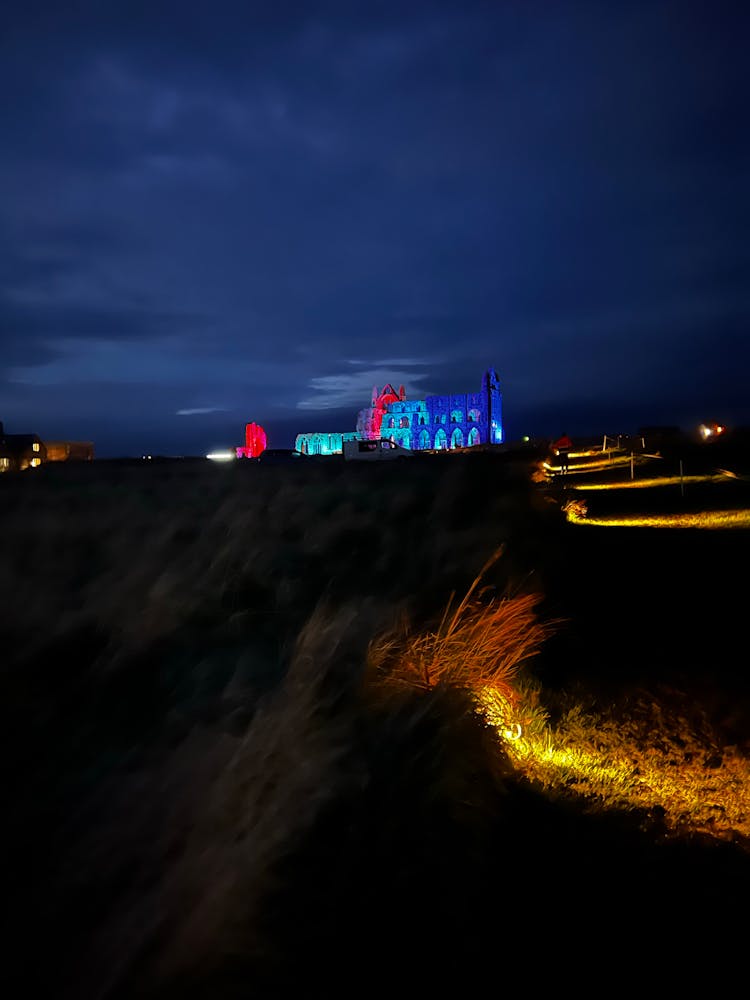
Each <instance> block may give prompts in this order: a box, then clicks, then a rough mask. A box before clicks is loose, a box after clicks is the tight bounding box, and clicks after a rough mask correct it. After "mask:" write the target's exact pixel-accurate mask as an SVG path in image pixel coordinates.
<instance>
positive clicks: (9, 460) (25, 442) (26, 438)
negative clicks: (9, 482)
mask: <svg viewBox="0 0 750 1000" xmlns="http://www.w3.org/2000/svg"><path fill="white" fill-rule="evenodd" d="M46 461H47V449H46V447H45V444H44V442H43V441H42V439H41V438H40V437H39V435H38V434H6V433H5V428H4V427H3V424H2V423H0V472H18V471H21V470H23V469H36V468H38V467H39V466H40V465H42V463H43V462H46Z"/></svg>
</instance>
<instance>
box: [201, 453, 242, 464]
mask: <svg viewBox="0 0 750 1000" xmlns="http://www.w3.org/2000/svg"><path fill="white" fill-rule="evenodd" d="M206 458H210V459H211V461H212V462H233V461H234V459H235V458H236V455H235V453H234V452H233V451H210V452H209V453H208V454H207V455H206Z"/></svg>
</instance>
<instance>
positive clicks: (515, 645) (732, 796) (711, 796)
mask: <svg viewBox="0 0 750 1000" xmlns="http://www.w3.org/2000/svg"><path fill="white" fill-rule="evenodd" d="M501 551H502V549H499V550H498V552H497V553H496V554H495V556H494V557H493V558H492V559H490V560H489V561H488V563H487V564H486V566H485V567H484V569H483V571H482V573H480V575H479V576H478V577H477V578H476V580H475V581H474V583H473V584H472V586H471V588H470V589H469V591H468V593H467V595H466V597H465V598H464V599H463V601H461V603H460V604H459V605H458V607H457V608H456V609H455V610H453V608H452V602H449V604H448V607H447V609H446V612H445V614H444V615H443V619H442V621H441V623H440V626H439V627H438V628H437V629H436V630H435V631H427V632H423V633H420V634H416V635H415V634H410V633H409V631H408V629H405V630H404V631H403V632H399V633H396V632H394V633H393V634H391V635H386V636H381V637H379V638H377V639H375V640H374V641H373V642H372V643H371V644H370V649H369V656H368V665H369V667H370V668H371V674H370V679H371V681H373V682H377V683H380V684H397V685H401V686H407V687H411V688H414V689H417V690H421V691H423V692H426V691H429V690H430V689H432V688H434V687H437V686H439V685H443V686H452V687H457V688H461V689H463V690H464V691H466V692H468V693H469V694H470V695H471V697H472V699H473V701H474V704H475V707H476V711H477V713H478V714H479V715H480V716H481V717H482V718H483V719H484V721H485V723H486V724H487V725H488V726H490V727H491V728H492V729H493V730H495V732H496V733H497V736H498V739H499V740H500V741H501V742H502V745H503V748H504V749H505V751H506V754H507V757H508V759H509V760H510V761H511V763H512V764H513V765H514V767H515V768H516V770H517V771H518V773H519V774H520V775H522V776H523V777H524V778H525V779H527V780H528V781H530V782H532V783H533V784H534V785H535V786H537V787H540V788H542V789H543V790H546V791H549V792H550V793H552V794H554V795H556V796H570V797H573V798H576V799H578V800H583V802H584V804H585V807H586V808H587V809H588V810H589V811H590V812H592V813H597V812H599V813H601V812H605V811H610V810H616V811H620V812H623V811H624V812H628V811H630V812H633V811H637V812H638V814H639V816H642V817H643V823H644V825H645V824H646V823H647V822H653V821H654V817H657V818H658V823H659V831H660V834H661V835H664V836H673V837H675V838H680V837H690V836H694V835H695V834H701V835H707V836H710V837H711V838H715V839H719V840H727V841H729V840H731V841H735V842H737V843H738V844H739V845H741V846H742V847H746V848H747V850H748V851H750V759H748V758H747V757H746V756H743V755H742V754H741V753H740V752H739V751H738V749H737V748H736V747H726V746H719V745H718V743H717V740H716V738H715V737H714V736H713V734H712V733H711V731H710V727H709V726H708V724H707V723H700V724H699V723H697V722H696V718H698V717H699V716H700V713H699V712H698V713H696V708H697V706H694V705H687V706H683V705H682V704H681V703H680V702H679V699H676V698H673V699H667V700H663V699H661V698H656V697H655V696H652V695H648V694H646V693H638V694H637V695H631V696H629V697H628V699H627V703H626V704H627V707H626V708H618V707H617V706H613V707H611V708H608V709H606V710H604V711H600V712H599V713H598V714H591V713H589V714H587V713H585V712H584V711H583V709H582V708H581V707H580V706H579V705H573V707H572V708H569V709H568V710H567V711H566V712H565V713H564V714H563V715H562V718H561V719H560V721H558V722H557V723H556V724H555V725H554V726H553V725H551V724H550V723H549V715H548V713H547V711H546V709H545V707H544V705H543V704H542V702H541V689H540V688H539V687H537V686H534V685H532V684H531V683H529V681H528V679H527V678H525V677H524V673H523V670H525V667H526V666H527V664H528V662H529V660H530V658H531V657H533V656H534V655H535V654H536V653H537V652H538V650H539V646H540V645H541V643H542V642H543V641H544V639H545V638H546V637H547V636H548V635H549V634H551V633H552V632H554V631H555V629H556V626H557V624H558V623H557V622H548V623H540V622H538V621H536V617H535V607H536V604H537V601H538V597H537V596H535V595H521V596H517V597H507V598H504V599H503V600H500V601H497V600H494V601H492V600H490V601H487V600H486V599H485V600H482V597H483V595H484V594H485V592H486V588H483V589H479V584H480V582H481V579H482V576H483V575H484V573H485V571H486V570H487V569H488V568H489V566H491V565H492V563H493V562H494V560H495V559H496V558H497V556H498V555H499V554H500V552H501ZM673 701H675V704H676V707H675V704H673Z"/></svg>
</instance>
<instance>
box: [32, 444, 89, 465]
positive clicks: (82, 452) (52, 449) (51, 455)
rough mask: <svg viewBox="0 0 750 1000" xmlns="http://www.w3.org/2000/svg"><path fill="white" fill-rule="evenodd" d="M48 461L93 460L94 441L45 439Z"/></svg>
mask: <svg viewBox="0 0 750 1000" xmlns="http://www.w3.org/2000/svg"><path fill="white" fill-rule="evenodd" d="M44 444H45V447H46V448H47V461H48V462H93V461H94V443H93V441H45V442H44Z"/></svg>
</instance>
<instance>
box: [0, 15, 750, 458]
mask: <svg viewBox="0 0 750 1000" xmlns="http://www.w3.org/2000/svg"><path fill="white" fill-rule="evenodd" d="M749 43H750V4H747V3H742V2H737V3H731V4H730V3H726V2H721V0H707V2H703V3H696V2H691V0H677V2H674V3H669V2H664V3H662V2H658V0H651V2H639V0H620V2H617V0H592V2H582V0H581V2H577V0H544V2H536V0H518V2H503V0H495V2H494V3H479V2H471V0H465V2H461V3H458V2H454V3H439V2H430V3H422V2H419V0H400V2H394V3H390V2H384V3H379V4H369V3H364V2H359V0H349V2H342V3H313V2H311V0H310V2H303V3H299V4H296V3H284V2H275V3H253V2H251V0H245V2H236V3H230V2H224V0H215V2H212V3H201V4H197V3H191V2H190V0H185V2H182V3H174V4H172V3H159V2H158V0H157V2H149V3H140V2H129V3H117V2H111V3H75V2H71V3H63V2H61V0H54V2H51V3H35V2H33V0H29V2H24V3H20V2H15V0H11V2H10V3H9V4H8V3H7V2H6V3H5V4H4V5H3V12H2V14H1V15H0V86H1V88H2V96H3V99H2V111H0V128H1V132H0V180H1V182H2V196H1V197H0V420H3V421H4V423H5V429H6V432H9V433H23V432H35V433H38V434H40V435H41V436H42V437H43V438H45V439H61V438H72V439H83V440H93V441H94V443H95V447H96V454H97V456H100V457H107V456H116V455H128V454H141V453H144V452H151V453H157V454H204V453H205V452H206V451H209V450H211V449H213V448H218V447H227V446H231V445H235V444H240V443H241V442H242V438H243V433H244V425H245V423H246V422H248V421H256V422H259V423H261V424H262V425H263V426H264V427H265V428H266V431H267V432H268V436H269V446H275V447H290V446H291V445H292V444H293V442H294V436H295V434H296V433H297V432H300V431H315V430H322V431H328V430H339V431H345V430H353V429H354V426H355V421H356V413H357V410H359V409H360V408H361V407H363V406H365V405H367V404H368V402H369V399H370V394H371V391H372V387H373V385H378V386H379V387H380V386H382V384H383V383H385V382H392V383H394V384H395V385H396V386H397V387H398V386H399V385H400V384H402V383H403V384H404V386H405V387H406V391H407V397H408V398H421V397H423V396H424V395H426V394H431V393H443V392H456V393H458V392H472V391H477V390H479V388H480V383H481V378H482V373H483V372H484V370H485V369H486V368H488V367H489V366H494V367H495V368H496V370H497V372H498V374H499V376H500V381H501V386H502V390H503V397H504V416H505V425H506V434H507V437H508V438H509V439H511V440H513V439H518V438H520V437H521V436H522V435H525V434H529V435H532V436H534V437H547V436H553V435H554V436H557V434H558V433H560V432H561V431H562V430H567V431H568V433H571V434H574V435H575V434H581V435H583V434H589V433H591V434H595V435H598V434H601V433H611V434H616V433H628V432H631V431H634V430H636V429H637V428H639V427H642V426H645V425H651V424H670V425H678V426H681V427H683V428H687V429H692V428H693V427H694V426H697V424H698V423H700V422H701V421H704V420H718V421H720V422H722V423H727V424H728V425H730V426H738V425H747V424H750V394H749V393H748V391H747V385H748V377H749V371H750V336H748V316H749V314H750V249H749V248H750V238H749V237H748V228H749V225H748V224H749V223H750V210H749V208H750V198H749V197H748V179H749V178H750V155H749V148H750V147H749V145H748V135H749V125H750V117H749V114H748V97H749V96H750V82H749V81H750V59H748V45H749Z"/></svg>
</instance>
